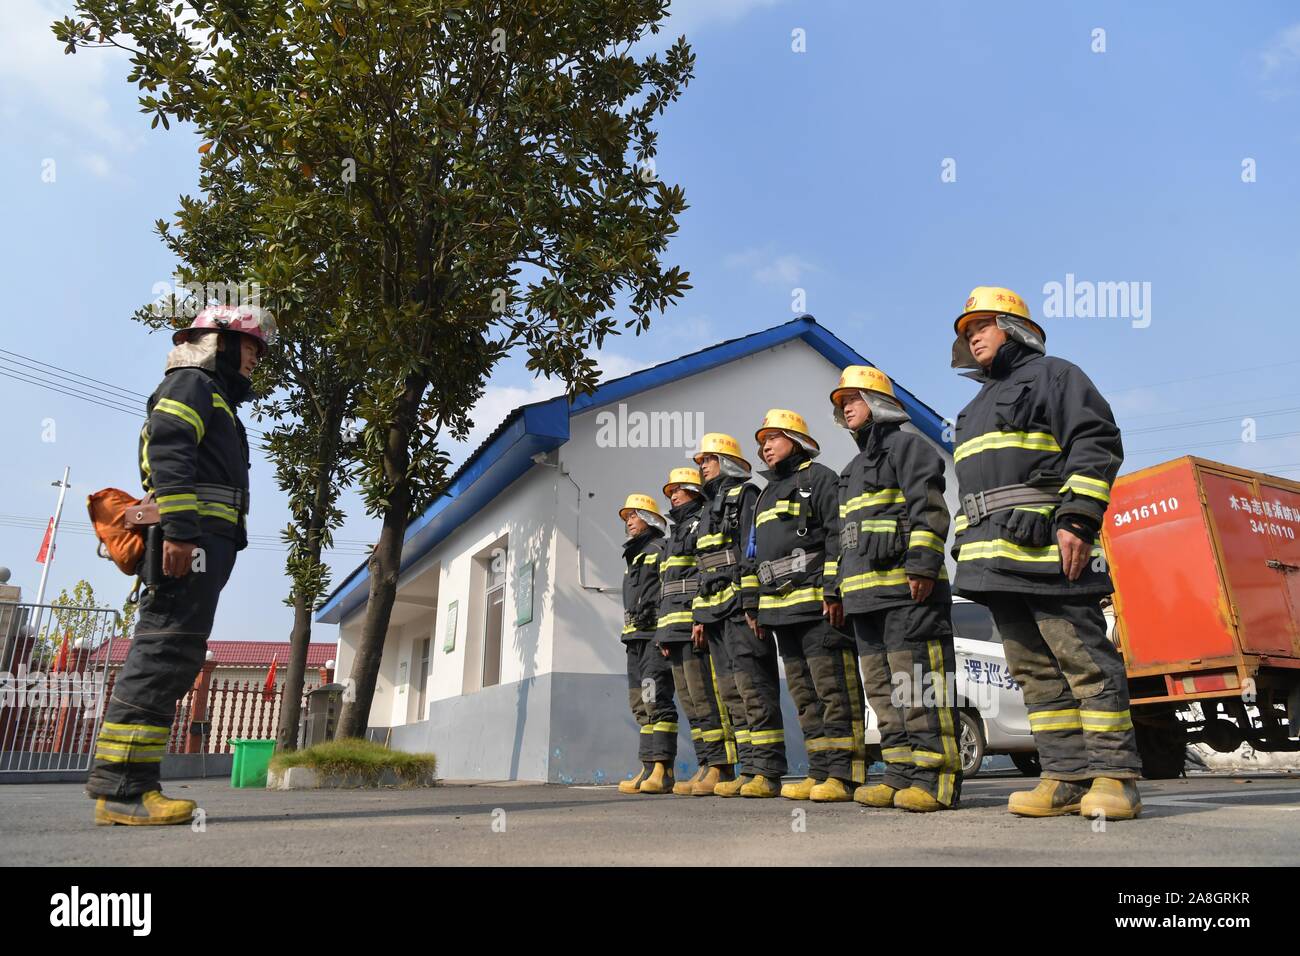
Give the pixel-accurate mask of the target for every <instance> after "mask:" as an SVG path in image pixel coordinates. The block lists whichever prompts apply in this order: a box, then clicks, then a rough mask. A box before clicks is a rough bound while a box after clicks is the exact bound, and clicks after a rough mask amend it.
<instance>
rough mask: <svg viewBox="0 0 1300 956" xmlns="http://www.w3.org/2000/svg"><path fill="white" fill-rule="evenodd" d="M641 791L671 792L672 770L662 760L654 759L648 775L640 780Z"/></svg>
mask: <svg viewBox="0 0 1300 956" xmlns="http://www.w3.org/2000/svg"><path fill="white" fill-rule="evenodd" d="M641 792H642V793H672V792H673V771H672V768H670V767H669V766H668V765H667V764H666V763H664V762H663V761H662V760H656V761H655V765H654V769H653V770H651V771H650V776H648V777H646V778H645V779H644V780H642V781H641Z"/></svg>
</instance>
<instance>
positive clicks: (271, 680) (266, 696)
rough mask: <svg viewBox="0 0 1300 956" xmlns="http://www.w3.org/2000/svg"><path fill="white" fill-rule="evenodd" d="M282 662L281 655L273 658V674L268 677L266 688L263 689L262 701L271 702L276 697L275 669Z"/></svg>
mask: <svg viewBox="0 0 1300 956" xmlns="http://www.w3.org/2000/svg"><path fill="white" fill-rule="evenodd" d="M279 662H280V655H278V654H276V655H273V656H272V657H271V672H270V673H269V674H267V675H266V687H264V688H263V689H262V699H263V700H270V699H271V698H272V697H273V696H274V695H275V667H276V665H277V664H278V663H279Z"/></svg>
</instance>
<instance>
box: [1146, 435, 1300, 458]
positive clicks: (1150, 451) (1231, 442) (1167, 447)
mask: <svg viewBox="0 0 1300 956" xmlns="http://www.w3.org/2000/svg"><path fill="white" fill-rule="evenodd" d="M1297 435H1300V432H1283V433H1282V434H1281V435H1265V436H1264V437H1262V438H1257V439H1255V441H1256V442H1261V441H1276V440H1277V439H1279V438H1295V437H1296V436H1297ZM1240 444H1253V442H1242V440H1241V439H1240V438H1225V439H1224V440H1223V441H1206V442H1198V443H1197V444H1194V445H1165V446H1163V447H1161V448H1134V449H1132V450H1130V451H1128V452H1127V454H1131V455H1154V454H1158V453H1159V452H1165V451H1187V450H1189V449H1192V448H1214V447H1216V446H1218V445H1240Z"/></svg>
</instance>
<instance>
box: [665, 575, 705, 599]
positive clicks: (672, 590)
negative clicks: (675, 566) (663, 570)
mask: <svg viewBox="0 0 1300 956" xmlns="http://www.w3.org/2000/svg"><path fill="white" fill-rule="evenodd" d="M699 589H700V582H699V581H697V580H696V579H695V578H682V579H681V580H680V581H668V582H666V583H665V584H664V585H663V586H662V587H661V588H660V591H659V596H660V597H668V595H670V594H694V593H695V592H696V591H698V590H699Z"/></svg>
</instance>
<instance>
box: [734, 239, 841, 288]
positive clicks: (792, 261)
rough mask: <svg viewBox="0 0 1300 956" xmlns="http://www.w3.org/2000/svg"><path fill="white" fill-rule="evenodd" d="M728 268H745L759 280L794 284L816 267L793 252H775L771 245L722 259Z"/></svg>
mask: <svg viewBox="0 0 1300 956" xmlns="http://www.w3.org/2000/svg"><path fill="white" fill-rule="evenodd" d="M723 262H724V264H725V265H726V266H727V267H728V268H730V269H746V270H748V271H749V273H750V275H752V276H753V277H754V279H756V280H757V281H759V282H763V283H768V284H778V285H795V284H797V283H798V282H799V281H800V280H801V279H803V277H804V276H805V275H807V274H808V273H810V272H816V271H818V270H817V267H816V266H815V265H813V264H812V263H811V262H809V261H808V260H806V259H803V258H800V257H799V256H797V255H794V254H793V253H777V252H775V251H774V250H773V249H772V247H771V246H770V245H769V246H764V247H762V248H755V249H746V250H744V251H743V252H737V253H733V254H732V255H729V256H727V258H726V259H725V260H723Z"/></svg>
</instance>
